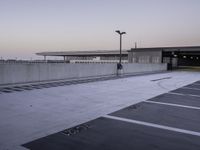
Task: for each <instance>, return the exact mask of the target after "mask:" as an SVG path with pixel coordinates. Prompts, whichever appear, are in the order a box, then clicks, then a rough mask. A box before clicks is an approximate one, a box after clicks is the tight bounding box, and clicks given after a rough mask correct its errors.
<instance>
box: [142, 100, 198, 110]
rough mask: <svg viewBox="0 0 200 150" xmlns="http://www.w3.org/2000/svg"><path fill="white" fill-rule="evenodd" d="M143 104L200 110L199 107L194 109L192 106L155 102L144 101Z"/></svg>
mask: <svg viewBox="0 0 200 150" xmlns="http://www.w3.org/2000/svg"><path fill="white" fill-rule="evenodd" d="M144 102H145V103H153V104H159V105H168V106H174V107H182V108H189V109H197V110H200V107H194V106H187V105H179V104H173V103H163V102H155V101H144Z"/></svg>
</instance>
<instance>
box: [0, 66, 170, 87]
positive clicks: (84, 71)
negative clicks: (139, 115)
mask: <svg viewBox="0 0 200 150" xmlns="http://www.w3.org/2000/svg"><path fill="white" fill-rule="evenodd" d="M123 67H124V68H123V73H138V72H150V71H161V70H166V65H165V64H123ZM116 74H117V65H116V64H92V63H91V64H65V63H63V64H59V63H58V64H55V63H38V64H0V85H4V84H15V83H27V82H40V81H49V80H61V79H72V78H75V79H76V78H84V77H97V76H109V75H116Z"/></svg>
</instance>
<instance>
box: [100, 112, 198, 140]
mask: <svg viewBox="0 0 200 150" xmlns="http://www.w3.org/2000/svg"><path fill="white" fill-rule="evenodd" d="M103 117H105V118H108V119H113V120H119V121H124V122H128V123H133V124H139V125H144V126H149V127H154V128H159V129H164V130H169V131H174V132H179V133H185V134H190V135H194V136H199V137H200V132H195V131H191V130H185V129H180V128H174V127H169V126H164V125H159V124H155V123H149V122H144V121H138V120H132V119H126V118H121V117H115V116H110V115H105V116H103Z"/></svg>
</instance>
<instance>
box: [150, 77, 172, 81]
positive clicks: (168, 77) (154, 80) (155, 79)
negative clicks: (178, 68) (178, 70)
mask: <svg viewBox="0 0 200 150" xmlns="http://www.w3.org/2000/svg"><path fill="white" fill-rule="evenodd" d="M171 78H172V77H165V78H159V79H154V80H151V81H160V80H165V79H171Z"/></svg>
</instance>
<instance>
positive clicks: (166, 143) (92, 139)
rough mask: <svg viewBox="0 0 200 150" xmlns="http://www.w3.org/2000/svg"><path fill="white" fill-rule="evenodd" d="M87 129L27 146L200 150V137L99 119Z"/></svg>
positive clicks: (75, 149)
mask: <svg viewBox="0 0 200 150" xmlns="http://www.w3.org/2000/svg"><path fill="white" fill-rule="evenodd" d="M86 124H87V125H88V128H87V129H85V130H84V129H83V130H79V132H76V130H77V128H79V126H77V127H74V128H73V129H69V130H74V131H73V134H71V135H68V134H65V133H66V132H67V131H62V132H59V133H56V134H53V135H50V136H47V137H45V138H41V139H38V140H36V141H33V142H30V143H28V144H25V145H24V146H25V147H26V148H30V149H33V150H44V149H48V150H56V149H58V150H68V149H69V150H80V149H81V150H94V149H95V150H102V149H103V150H122V149H126V150H133V149H139V150H147V149H148V150H150V149H160V150H177V149H181V150H188V149H190V150H195V149H196V150H197V149H198V148H199V147H200V143H199V141H200V137H198V136H192V135H189V134H182V133H176V132H172V131H169V130H162V129H158V128H154V127H149V126H144V125H138V124H133V123H127V122H123V121H119V120H114V119H108V118H99V119H96V120H94V121H91V122H88V123H86Z"/></svg>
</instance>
